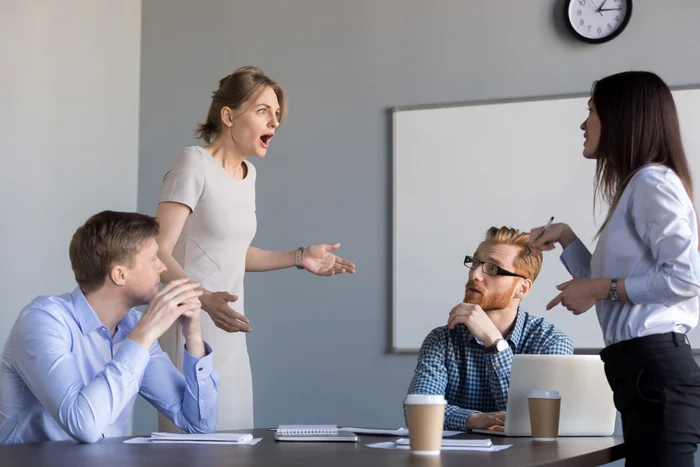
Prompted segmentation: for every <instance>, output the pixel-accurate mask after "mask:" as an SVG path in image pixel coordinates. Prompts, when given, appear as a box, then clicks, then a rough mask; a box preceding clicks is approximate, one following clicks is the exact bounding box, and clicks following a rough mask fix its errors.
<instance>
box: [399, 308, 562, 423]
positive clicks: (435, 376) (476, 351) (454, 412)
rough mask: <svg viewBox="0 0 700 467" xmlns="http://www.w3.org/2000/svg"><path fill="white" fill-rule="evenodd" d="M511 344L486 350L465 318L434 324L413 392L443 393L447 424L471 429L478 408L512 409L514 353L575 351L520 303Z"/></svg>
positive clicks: (419, 357)
mask: <svg viewBox="0 0 700 467" xmlns="http://www.w3.org/2000/svg"><path fill="white" fill-rule="evenodd" d="M506 340H507V341H508V344H510V347H509V348H507V349H505V350H503V351H501V352H499V353H497V354H486V353H484V344H483V342H481V341H480V340H479V339H477V338H476V337H474V336H473V335H472V334H471V332H469V329H467V327H466V326H465V325H463V324H458V325H457V326H455V328H454V329H452V330H450V329H448V327H447V326H442V327H439V328H435V329H433V331H432V332H431V333H430V334H428V337H426V338H425V341H423V345H422V346H421V349H420V353H419V355H418V365H417V366H416V372H415V375H414V376H413V380H412V381H411V385H410V386H409V388H408V393H409V394H442V395H444V396H445V399H447V407H446V408H445V429H446V430H465V429H466V425H465V422H466V420H467V417H468V416H469V415H471V414H472V413H474V412H496V411H504V410H506V402H507V400H508V384H509V382H510V370H511V365H512V363H513V355H514V354H559V355H571V354H573V353H574V344H573V343H572V342H571V339H569V337H568V336H566V335H565V334H564V333H563V332H561V331H559V330H558V329H557V328H555V327H554V326H553V325H552V324H550V323H548V322H546V321H545V320H544V318H537V317H534V316H532V315H531V314H529V313H527V312H526V311H525V310H523V309H522V308H521V307H518V315H517V318H516V320H515V327H514V328H513V331H512V332H511V333H510V335H509V336H508V337H507V338H506Z"/></svg>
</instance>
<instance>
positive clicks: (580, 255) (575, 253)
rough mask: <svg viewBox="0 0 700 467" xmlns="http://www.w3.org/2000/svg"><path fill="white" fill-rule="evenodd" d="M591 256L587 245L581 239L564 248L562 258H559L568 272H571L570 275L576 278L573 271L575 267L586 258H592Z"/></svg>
mask: <svg viewBox="0 0 700 467" xmlns="http://www.w3.org/2000/svg"><path fill="white" fill-rule="evenodd" d="M590 255H591V252H590V251H588V248H586V245H584V244H583V242H582V241H581V239H580V238H577V239H576V240H574V241H573V242H571V243H569V245H568V246H567V247H566V248H564V251H562V253H561V256H559V260H560V261H561V263H562V264H563V265H564V267H565V268H566V270H567V271H569V274H571V275H572V276H574V270H573V269H572V268H573V267H574V265H575V264H578V263H581V262H583V261H585V259H586V258H590ZM574 277H575V276H574Z"/></svg>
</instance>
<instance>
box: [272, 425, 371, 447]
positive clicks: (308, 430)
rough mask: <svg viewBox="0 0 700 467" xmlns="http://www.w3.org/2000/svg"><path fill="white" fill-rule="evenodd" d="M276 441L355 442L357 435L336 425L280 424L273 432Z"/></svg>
mask: <svg viewBox="0 0 700 467" xmlns="http://www.w3.org/2000/svg"><path fill="white" fill-rule="evenodd" d="M275 440H277V441H345V442H351V443H356V442H357V440H358V438H357V435H356V434H355V433H353V432H351V431H343V430H338V427H337V426H336V425H280V426H279V427H277V433H275Z"/></svg>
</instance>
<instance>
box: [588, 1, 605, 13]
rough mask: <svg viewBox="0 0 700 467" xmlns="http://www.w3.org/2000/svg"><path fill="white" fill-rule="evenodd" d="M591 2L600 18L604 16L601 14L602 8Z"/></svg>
mask: <svg viewBox="0 0 700 467" xmlns="http://www.w3.org/2000/svg"><path fill="white" fill-rule="evenodd" d="M588 1H589V2H591V5H593V8H595V11H596V13H598V14H599V15H600V16H603V13H601V12H600V8H598V7H597V6H596V5H595V3H593V0H588Z"/></svg>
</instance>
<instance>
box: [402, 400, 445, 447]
mask: <svg viewBox="0 0 700 467" xmlns="http://www.w3.org/2000/svg"><path fill="white" fill-rule="evenodd" d="M445 404H446V402H445V398H444V397H443V396H440V395H432V394H409V395H408V396H406V399H405V400H404V405H405V406H406V420H407V422H408V439H409V443H410V445H411V452H413V453H414V454H421V455H433V456H435V455H439V454H440V447H441V445H442V427H443V424H444V422H445Z"/></svg>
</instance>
